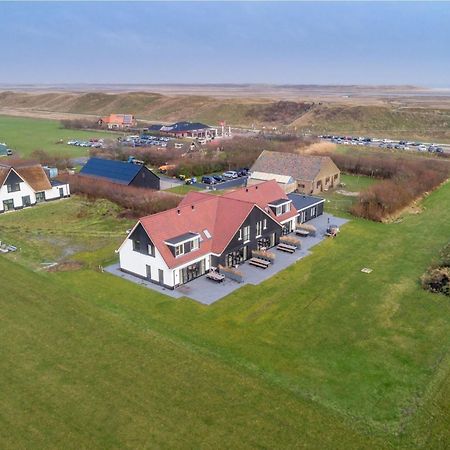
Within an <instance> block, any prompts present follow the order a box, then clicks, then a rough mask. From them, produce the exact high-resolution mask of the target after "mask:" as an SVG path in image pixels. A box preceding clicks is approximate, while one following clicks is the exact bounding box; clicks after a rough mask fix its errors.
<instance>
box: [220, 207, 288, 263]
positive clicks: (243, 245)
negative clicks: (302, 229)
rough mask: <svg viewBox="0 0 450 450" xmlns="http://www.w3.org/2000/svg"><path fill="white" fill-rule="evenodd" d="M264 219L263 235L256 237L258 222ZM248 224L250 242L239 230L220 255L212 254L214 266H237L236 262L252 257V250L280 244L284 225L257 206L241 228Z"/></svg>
mask: <svg viewBox="0 0 450 450" xmlns="http://www.w3.org/2000/svg"><path fill="white" fill-rule="evenodd" d="M264 220H266V225H267V226H266V228H265V229H264V226H263V227H262V230H261V236H259V237H256V232H255V230H256V224H257V222H259V221H261V222H263V223H264ZM247 226H249V227H250V236H249V240H248V242H246V240H245V236H244V235H242V237H241V235H240V231H238V232H237V233H236V234H235V235H234V236H233V238H232V239H231V241H230V243H229V244H228V245H227V247H226V248H225V250H224V251H223V252H222V254H221V255H220V256H212V260H211V265H212V266H215V267H217V266H218V265H219V264H220V265H222V266H235V265H236V264H240V263H241V262H243V261H245V260H247V259H249V258H251V256H252V250H258V249H259V248H261V247H266V248H269V247H273V246H274V245H276V244H278V243H279V240H280V236H281V235H282V232H283V227H282V226H281V225H280V224H279V223H278V222H276V221H275V220H273V219H272V218H270V217H269V216H268V215H267V214H265V213H264V212H263V211H262V210H261V209H259V208H258V207H256V206H255V207H254V208H253V210H252V211H251V213H250V214H249V215H248V216H247V218H246V219H245V221H244V223H243V224H242V226H241V228H240V230H243V229H244V228H245V227H247ZM240 237H241V239H240Z"/></svg>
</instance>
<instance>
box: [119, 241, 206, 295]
mask: <svg viewBox="0 0 450 450" xmlns="http://www.w3.org/2000/svg"><path fill="white" fill-rule="evenodd" d="M130 234H131V233H130ZM154 255H155V256H151V255H146V254H144V253H140V252H138V251H135V250H134V249H133V241H132V239H130V238H129V237H128V238H127V239H126V240H125V241H124V243H123V244H122V246H121V247H120V249H119V260H120V268H121V270H124V271H125V272H130V273H132V274H134V275H137V276H139V277H141V278H145V279H146V280H149V281H154V282H155V283H158V284H163V285H164V286H168V287H171V288H174V287H176V286H178V285H179V284H181V273H180V272H181V270H182V269H183V268H185V267H188V266H190V265H192V264H195V263H197V262H199V261H201V260H205V271H208V270H209V269H210V268H211V254H207V255H202V256H199V257H197V258H195V259H191V260H189V261H187V262H186V263H184V264H181V265H180V266H179V267H176V268H174V269H171V268H169V267H168V266H167V264H166V262H165V261H164V259H163V257H162V256H161V253H160V252H159V251H158V249H157V248H156V247H155V249H154ZM148 268H150V270H149V269H148ZM160 271H161V272H160ZM149 272H150V273H149ZM161 275H162V278H161Z"/></svg>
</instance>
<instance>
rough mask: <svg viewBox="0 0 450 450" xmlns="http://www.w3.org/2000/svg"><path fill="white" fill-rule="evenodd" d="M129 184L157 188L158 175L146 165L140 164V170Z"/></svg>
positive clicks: (158, 185)
mask: <svg viewBox="0 0 450 450" xmlns="http://www.w3.org/2000/svg"><path fill="white" fill-rule="evenodd" d="M130 186H135V187H140V188H147V189H157V190H159V188H160V184H159V177H158V175H156V174H154V173H153V172H152V171H151V170H149V169H147V167H145V166H142V168H141V170H140V171H139V172H138V173H137V175H136V176H135V177H134V178H133V180H132V181H131V183H130Z"/></svg>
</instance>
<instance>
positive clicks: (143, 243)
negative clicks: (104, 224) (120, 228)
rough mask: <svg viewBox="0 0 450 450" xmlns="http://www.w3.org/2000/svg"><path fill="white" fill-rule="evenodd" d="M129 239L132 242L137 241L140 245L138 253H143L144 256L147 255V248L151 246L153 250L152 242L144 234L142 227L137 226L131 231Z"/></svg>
mask: <svg viewBox="0 0 450 450" xmlns="http://www.w3.org/2000/svg"><path fill="white" fill-rule="evenodd" d="M129 239H131V240H132V241H139V243H140V247H139V248H140V250H139V251H140V253H144V254H146V255H147V254H148V246H149V245H150V244H151V245H152V247H153V249H154V248H155V247H154V245H153V242H152V241H151V240H150V238H149V237H148V234H147V233H146V232H145V230H144V227H143V226H142V225H141V224H139V225H138V226H137V227H136V228H135V229H134V231H133V233H131V235H130V237H129ZM153 255H154V250H153Z"/></svg>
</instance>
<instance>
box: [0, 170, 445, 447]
mask: <svg viewBox="0 0 450 450" xmlns="http://www.w3.org/2000/svg"><path fill="white" fill-rule="evenodd" d="M344 182H346V184H347V186H346V188H347V189H359V188H360V186H361V185H362V184H365V183H367V182H368V181H367V180H364V181H363V178H360V179H358V180H355V181H354V182H353V181H350V179H347V178H344ZM100 205H103V206H102V207H100V206H99V205H98V204H93V205H89V204H83V203H80V200H79V199H77V198H72V199H70V200H68V201H65V202H60V203H53V204H48V205H42V206H38V207H36V208H33V209H29V210H24V211H21V212H16V213H12V214H6V215H3V216H2V217H0V234H1V235H2V236H7V238H8V240H10V241H11V242H12V243H19V245H20V246H23V250H22V252H21V253H18V254H15V255H6V256H1V257H0V271H1V273H2V281H3V283H2V295H1V297H0V305H1V308H0V310H1V314H2V327H1V331H0V335H1V338H2V342H4V343H7V345H4V346H2V349H1V350H0V356H1V357H0V373H1V374H2V375H1V376H0V406H1V408H0V441H1V442H2V445H3V446H4V447H16V448H17V447H27V446H38V447H41V448H44V447H52V446H55V445H56V446H64V447H65V448H75V447H77V448H80V447H91V448H92V447H97V448H99V447H108V448H124V447H134V448H135V447H155V446H156V447H164V448H174V447H195V448H211V447H224V446H230V447H233V448H243V447H266V448H267V447H269V448H270V447H272V448H273V447H278V448H293V447H301V446H304V447H309V448H317V447H320V448H382V447H391V446H397V447H398V446H400V447H404V448H427V449H429V448H442V447H443V446H444V445H445V442H448V439H449V438H450V436H449V427H448V417H449V416H448V408H447V405H448V393H449V389H450V381H449V380H450V378H449V376H448V375H449V360H448V349H449V344H450V342H449V336H450V314H449V307H450V306H449V303H448V299H447V298H445V297H444V296H439V295H432V294H430V293H428V292H425V291H423V290H422V289H421V288H420V285H419V282H418V279H419V277H420V275H421V274H422V273H423V271H424V270H425V268H426V267H427V266H428V264H429V262H430V261H431V259H432V258H433V257H434V256H435V255H436V254H437V252H438V251H439V249H441V248H442V246H443V245H444V244H445V243H446V242H447V241H448V224H449V223H450V184H446V185H444V186H443V187H442V188H440V189H439V190H437V191H435V192H434V193H432V194H431V195H430V196H429V197H427V198H426V199H425V200H424V201H423V202H422V212H421V213H420V214H417V215H408V216H405V217H404V219H403V221H402V222H401V223H392V224H380V223H372V222H368V221H365V220H358V219H353V220H352V221H351V222H350V223H348V224H347V225H345V226H344V227H343V229H342V232H341V233H340V235H339V237H338V238H337V239H333V240H327V241H325V242H324V243H322V244H321V245H319V246H318V247H316V248H315V249H314V251H313V253H312V255H310V256H308V257H307V258H305V259H303V260H302V261H299V262H298V263H297V264H295V265H293V266H291V267H289V268H288V269H286V270H285V271H283V272H281V273H279V274H278V275H276V276H275V277H273V278H271V279H270V280H268V281H266V282H264V283H262V284H261V285H259V286H245V287H243V288H241V289H239V290H238V291H236V292H235V293H233V294H231V295H230V296H228V297H227V298H225V299H223V300H221V301H220V302H218V303H216V304H214V305H212V306H210V307H204V306H201V305H199V304H197V303H195V302H192V301H189V300H187V299H182V300H178V301H176V300H173V299H171V298H169V297H166V296H164V295H160V294H156V293H154V292H152V291H149V290H148V289H145V288H143V287H140V286H138V285H134V284H132V283H129V282H127V281H125V280H122V279H119V278H115V277H113V276H111V275H108V274H103V273H101V272H98V271H96V270H93V268H94V267H96V265H98V264H104V263H106V262H107V261H110V260H111V258H112V256H113V255H114V253H113V249H114V248H117V244H118V243H119V242H120V240H121V239H122V237H123V234H122V231H123V230H124V229H125V228H126V227H128V226H129V222H128V221H123V220H118V219H115V218H114V208H112V209H110V208H109V207H107V206H105V204H104V203H101V204H100ZM58 208H62V209H63V210H62V211H59V210H58ZM84 211H87V212H84ZM62 214H64V216H62ZM83 214H85V215H84V216H83ZM25 215H26V218H27V220H26V221H24V220H20V221H19V220H17V219H16V218H19V217H21V218H23V217H25ZM56 217H61V220H60V221H59V222H58V220H55V218H56ZM62 217H63V218H62ZM63 222H64V223H63ZM25 224H26V225H25ZM25 228H26V229H25ZM32 228H36V229H39V230H40V232H39V233H33V232H32ZM64 229H66V230H71V229H73V230H74V231H75V232H76V233H75V236H73V238H74V239H75V241H76V240H77V239H81V240H85V244H84V246H83V248H82V249H81V253H78V254H77V253H74V254H72V255H70V256H68V257H66V258H68V259H70V260H80V261H82V262H85V264H86V262H87V266H84V268H83V269H81V270H75V271H67V272H60V273H51V274H47V273H44V272H43V271H38V272H36V271H33V270H31V269H32V268H36V267H39V261H40V260H47V259H48V257H49V255H47V254H46V253H45V252H46V248H47V247H46V245H44V246H42V245H41V244H40V242H42V241H43V240H44V241H45V240H49V241H50V245H51V242H52V241H51V237H52V235H53V233H55V235H58V233H59V232H61V233H63V230H64ZM88 231H89V232H98V235H96V236H93V235H92V234H90V233H88ZM77 232H79V233H77ZM116 232H117V234H115V233H116ZM102 233H105V235H103V234H102ZM108 233H112V234H113V235H109V234H108ZM44 236H45V238H44ZM76 236H77V237H76ZM99 236H100V237H99ZM97 239H99V240H98V241H97ZM4 240H6V239H4ZM95 243H97V244H98V246H95V245H94V244H95ZM67 245H70V244H67V243H65V244H64V245H62V246H61V249H63V248H65V247H66V246H67ZM52 251H53V250H52ZM50 256H52V257H57V256H58V255H56V254H55V255H50ZM63 259H64V257H63ZM14 260H16V261H14ZM17 262H19V263H20V264H17ZM362 267H370V268H372V269H373V272H372V273H371V274H369V275H367V274H363V273H361V272H360V269H361V268H362Z"/></svg>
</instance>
